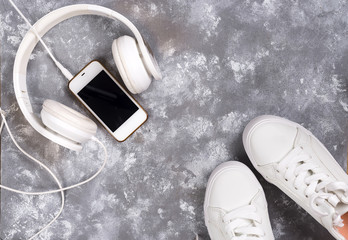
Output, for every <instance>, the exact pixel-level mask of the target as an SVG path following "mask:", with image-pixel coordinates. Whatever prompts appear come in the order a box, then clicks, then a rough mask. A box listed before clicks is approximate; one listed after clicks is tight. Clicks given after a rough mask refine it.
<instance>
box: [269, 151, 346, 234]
mask: <svg viewBox="0 0 348 240" xmlns="http://www.w3.org/2000/svg"><path fill="white" fill-rule="evenodd" d="M276 170H277V171H278V172H279V173H281V174H282V175H283V177H284V179H285V180H286V181H289V182H290V183H293V186H294V188H295V190H297V191H301V190H302V191H303V194H304V196H305V197H306V198H308V199H309V201H310V206H311V207H312V209H313V210H314V211H315V212H317V213H318V214H319V215H321V216H327V215H328V214H330V213H333V216H332V223H333V225H334V226H335V227H343V221H342V219H341V215H340V214H339V213H337V211H336V210H335V207H336V206H337V204H339V203H343V204H348V185H347V184H346V183H345V182H339V181H336V180H334V179H332V178H331V177H330V176H329V175H328V174H326V173H325V172H324V171H323V169H322V168H321V167H320V166H318V165H317V164H316V163H314V162H313V160H312V156H310V155H308V154H307V153H306V152H305V151H304V150H303V149H302V148H301V147H296V148H294V149H293V150H292V151H291V152H290V153H289V154H288V155H287V156H286V157H285V158H284V159H283V160H281V161H280V163H279V164H278V166H277V169H276ZM325 201H327V202H328V203H329V204H330V205H331V206H332V207H331V209H330V211H329V212H324V211H323V210H322V209H321V208H320V207H321V206H322V205H323V203H324V202H325Z"/></svg>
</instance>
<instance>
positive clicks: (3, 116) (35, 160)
mask: <svg viewBox="0 0 348 240" xmlns="http://www.w3.org/2000/svg"><path fill="white" fill-rule="evenodd" d="M0 114H1V117H2V122H1V125H0V134H1V131H2V129H3V126H4V125H5V127H6V129H7V131H8V133H9V135H10V138H11V140H12V141H13V143H14V144H15V146H16V147H17V148H18V149H19V150H20V151H21V152H22V153H23V154H24V155H26V156H27V157H28V158H30V159H31V160H33V161H34V162H36V163H37V164H39V165H40V166H41V167H42V168H44V169H45V170H46V171H47V172H48V173H49V174H50V175H51V176H52V177H53V178H54V180H55V181H56V183H57V184H58V186H59V189H57V190H51V191H44V192H25V191H21V190H17V189H14V188H10V187H7V186H4V185H1V184H0V188H3V189H5V190H8V191H11V192H15V193H19V194H25V195H43V194H49V193H57V192H60V193H61V196H62V204H61V207H60V209H59V212H58V213H57V215H56V216H55V217H54V218H53V219H52V220H51V221H50V222H49V223H48V224H47V225H46V226H45V227H43V228H42V229H41V230H40V231H39V232H37V233H36V234H35V235H34V236H32V237H31V238H30V239H29V240H31V239H34V238H35V237H36V236H38V235H39V234H40V233H42V232H43V231H44V230H45V229H47V228H48V227H49V226H50V225H51V224H52V223H53V222H55V221H56V220H57V218H58V217H59V216H60V214H61V213H62V211H63V208H64V203H65V197H64V193H63V191H64V190H67V189H72V188H75V187H78V186H81V185H83V184H85V183H87V182H89V181H91V180H92V179H94V178H95V177H96V176H97V175H98V174H99V173H100V172H101V171H102V170H103V168H104V167H105V165H106V162H107V158H108V154H107V150H106V147H105V145H104V144H103V143H102V142H101V141H99V140H98V139H97V138H95V137H92V140H93V141H95V142H97V143H98V144H99V145H100V146H101V147H102V148H103V150H104V153H105V156H104V162H103V164H102V166H101V167H100V168H99V170H98V171H97V172H96V173H95V174H94V175H93V176H91V177H90V178H88V179H87V180H85V181H82V182H80V183H77V184H74V185H72V186H69V187H65V188H63V187H62V186H61V184H60V182H59V180H58V178H57V177H56V176H55V174H54V173H53V172H52V171H51V170H50V169H49V168H48V167H47V166H46V165H45V164H43V163H42V162H40V161H39V160H37V159H36V158H34V157H33V156H31V155H30V154H29V153H27V152H26V151H24V150H23V149H22V148H21V147H20V146H19V145H18V143H17V141H16V140H15V139H14V137H13V135H12V132H11V130H10V128H9V126H8V124H7V121H6V117H5V115H4V111H3V110H1V109H0Z"/></svg>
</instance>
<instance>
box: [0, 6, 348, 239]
mask: <svg viewBox="0 0 348 240" xmlns="http://www.w3.org/2000/svg"><path fill="white" fill-rule="evenodd" d="M14 1H15V2H16V3H18V5H19V7H20V8H21V9H22V10H23V12H24V14H25V15H26V16H28V18H29V19H30V20H31V21H32V22H34V21H36V20H38V19H39V18H40V17H42V16H44V15H45V14H47V13H48V12H50V11H52V10H54V9H57V8H59V7H62V6H65V5H68V4H73V3H96V4H100V5H103V6H107V7H110V8H112V9H114V10H117V11H119V12H120V13H122V14H124V15H126V16H127V17H128V18H129V19H130V20H131V21H133V23H134V24H135V25H136V26H137V27H138V28H139V29H140V31H141V33H142V34H143V35H144V37H145V39H146V40H147V41H148V42H149V43H150V44H151V46H152V47H153V49H154V52H155V55H156V56H157V58H158V61H159V64H160V66H161V69H162V71H163V76H164V78H163V80H162V81H155V82H153V84H152V85H151V87H150V88H149V89H148V90H147V91H146V92H144V93H142V94H140V95H138V96H136V99H137V100H138V101H139V102H140V103H141V104H142V105H143V106H144V108H145V109H146V110H147V111H148V113H149V119H148V121H147V122H146V124H145V125H144V126H142V127H141V128H140V129H139V130H138V131H137V132H136V133H135V134H134V135H133V136H132V137H131V138H130V139H128V140H127V141H126V142H124V143H117V142H116V141H115V140H114V139H113V138H112V137H111V136H109V135H108V133H107V132H106V131H105V130H103V129H102V128H101V127H99V130H98V134H97V137H98V138H99V139H101V140H102V141H103V142H105V144H106V146H107V149H108V150H109V153H110V158H109V162H108V164H107V166H106V169H105V170H104V171H103V173H102V174H101V175H100V176H99V177H98V178H97V179H96V180H95V181H93V182H91V183H89V184H87V185H86V186H83V187H80V188H78V189H74V190H70V191H67V192H66V194H65V195H66V198H67V201H66V207H65V209H64V212H63V214H62V215H61V217H60V218H59V220H58V221H57V222H56V223H54V225H53V226H52V227H51V228H49V229H48V230H47V231H46V232H44V233H43V234H42V235H41V236H40V239H144V240H145V239H181V240H183V239H193V238H194V233H198V234H199V235H200V237H201V239H209V236H208V233H207V230H206V228H205V226H204V220H203V219H204V218H203V197H204V192H205V186H206V182H207V179H208V177H209V174H210V173H211V172H212V170H213V169H214V168H215V167H216V166H217V165H218V164H220V163H222V162H225V161H228V160H237V161H241V162H244V163H246V164H247V165H249V166H250V163H249V160H248V158H247V156H246V154H245V151H244V149H243V146H242V137H241V136H242V131H243V128H244V126H245V125H246V124H247V122H248V121H249V120H251V119H252V118H254V117H256V116H258V115H261V114H275V115H279V116H283V117H286V118H289V119H291V120H293V121H297V122H299V123H301V124H302V125H303V126H305V127H307V128H309V129H310V130H311V131H312V132H313V133H314V134H315V135H316V136H317V137H318V138H319V139H320V140H322V141H323V143H324V144H325V145H326V146H327V148H328V149H329V151H330V152H331V153H332V154H333V156H334V157H335V158H336V159H337V161H338V162H339V163H340V164H341V166H342V167H343V168H345V169H346V167H347V166H346V152H347V112H348V96H347V77H348V68H347V65H348V17H347V12H348V5H347V3H346V1H342V0H330V1H328V0H327V1H315V0H310V1H298V0H295V1H276V0H264V1H262V0H255V1H253V0H248V1H244V0H234V1H230V0H220V1H216V0H197V1H183V0H172V1H170V0H168V1H159V0H144V1H140V0H138V1H137V0H125V1H123V0H122V1H121V0H113V1H111V0H98V1H97V0H94V1H92V0H85V1H80V0H78V1H72V0H71V1H69V0H64V1H47V0H35V1H34V0H33V1H24V0H14ZM27 29H28V27H27V26H26V24H25V23H24V22H23V21H22V20H21V19H20V17H19V16H18V15H17V14H16V13H15V12H14V10H13V9H12V7H11V6H10V5H9V3H8V2H7V1H6V0H2V1H0V40H1V106H2V108H3V109H4V110H5V111H6V112H7V116H8V122H9V124H10V126H11V128H12V130H13V132H14V135H15V137H16V138H17V140H18V142H19V143H20V145H21V146H23V148H24V149H26V150H27V151H28V152H29V153H31V154H33V155H34V156H36V157H38V158H39V159H42V161H43V162H44V163H46V164H48V165H49V167H50V168H51V169H52V170H53V171H54V172H55V173H56V174H57V175H58V177H59V179H60V180H61V181H62V183H63V184H64V185H69V184H73V183H76V182H78V181H80V180H82V179H85V178H87V177H88V176H90V175H91V173H93V172H94V171H95V169H97V168H98V166H99V165H100V164H101V159H100V157H101V156H102V151H101V150H99V149H98V147H97V145H95V144H94V143H93V142H88V143H87V144H86V145H85V147H84V149H83V151H82V152H81V153H74V152H71V151H69V150H67V149H64V148H62V147H59V146H58V145H56V144H54V143H52V142H50V141H48V140H46V139H45V138H43V137H42V136H40V135H39V134H38V133H36V132H35V131H34V130H33V129H32V128H31V126H29V124H28V122H27V121H26V120H25V119H24V117H23V115H22V113H21V112H20V111H19V109H18V105H17V103H16V101H15V97H14V92H13V83H12V74H11V73H12V66H13V61H14V58H15V54H16V50H17V48H18V46H19V44H20V41H21V39H22V37H23V35H24V34H25V33H26V31H27ZM124 34H130V33H129V31H128V30H127V29H126V28H125V27H124V26H122V25H121V24H120V23H118V22H114V21H111V20H108V19H106V18H102V17H97V16H83V17H76V18H74V19H70V20H68V21H66V22H63V23H61V24H60V25H59V26H57V27H55V28H54V29H53V30H52V31H50V32H49V33H48V34H47V36H46V37H45V38H44V39H45V41H46V42H47V44H48V45H49V46H50V47H51V49H53V51H54V53H55V55H56V56H57V58H58V59H60V60H61V61H62V62H63V63H64V65H65V66H67V67H68V68H69V69H70V70H71V71H72V72H74V73H77V72H78V71H79V70H80V69H81V68H82V67H83V66H84V65H85V64H87V63H88V62H89V61H91V60H93V59H98V60H100V61H101V62H102V63H103V64H105V65H106V66H107V68H109V69H110V71H111V72H112V73H114V74H117V70H116V67H115V65H114V63H113V60H112V55H111V43H112V40H113V39H115V38H117V37H118V36H121V35H124ZM28 86H29V91H30V96H31V101H32V103H33V105H34V108H35V111H36V112H37V113H39V111H40V108H41V105H42V102H43V101H44V99H47V98H51V99H54V100H58V101H60V102H62V103H64V104H66V105H68V106H70V107H73V108H74V109H77V110H79V111H82V112H84V113H85V114H87V115H88V113H87V112H86V111H85V110H84V109H83V107H82V106H81V105H80V104H78V103H77V101H76V100H75V99H74V97H73V96H72V95H71V94H70V93H69V92H68V90H67V82H66V80H65V79H64V78H63V76H62V75H61V74H60V73H59V72H58V70H57V69H56V68H55V66H54V65H53V63H52V61H51V60H50V59H49V57H48V55H47V53H46V52H45V51H44V49H43V48H42V46H40V45H39V46H37V47H36V49H35V51H34V53H33V55H32V59H31V61H30V64H29V67H28ZM1 167H2V168H1V182H2V183H3V184H6V185H10V186H13V187H16V188H20V189H24V190H28V191H29V190H44V189H51V188H55V187H56V186H55V184H54V182H53V181H52V180H51V178H50V177H49V176H48V175H47V174H46V173H45V172H44V171H43V170H41V169H40V168H38V167H37V166H36V165H35V164H34V163H32V162H31V161H29V160H28V159H26V158H25V157H24V156H23V155H22V154H21V153H20V152H19V151H18V150H17V149H16V148H15V146H14V145H13V144H12V143H11V141H10V139H9V135H8V134H7V133H6V131H5V132H4V133H3V134H2V137H1ZM252 170H253V171H254V172H255V170H254V169H252ZM256 176H257V177H258V179H259V180H260V182H261V184H262V186H263V187H264V189H265V192H266V196H267V199H268V203H269V211H270V217H271V221H272V227H273V230H274V234H275V237H276V239H278V240H279V239H282V240H286V239H308V240H309V239H332V238H331V237H330V235H329V234H328V233H327V231H326V230H325V229H324V228H322V227H321V226H320V225H319V224H318V223H316V222H315V221H314V220H313V219H312V218H311V217H310V216H309V215H308V214H307V213H306V212H305V211H304V210H302V209H301V208H300V207H298V206H297V205H296V204H295V203H294V202H293V201H291V200H290V199H289V198H288V197H287V196H285V195H284V194H283V193H282V192H281V191H280V190H278V189H277V188H275V187H274V186H271V185H270V184H268V183H267V182H265V180H264V179H263V178H262V177H261V176H260V175H259V174H256ZM59 204H60V196H59V194H53V195H48V196H40V197H28V196H22V195H17V194H12V193H9V192H6V191H4V190H2V191H1V218H0V221H1V222H0V238H2V239H26V238H28V237H30V236H31V235H32V234H34V233H35V232H36V231H38V230H39V229H40V227H42V226H43V224H44V223H46V222H47V221H48V220H50V219H51V218H52V217H53V216H54V214H55V213H56V212H57V211H58V207H59Z"/></svg>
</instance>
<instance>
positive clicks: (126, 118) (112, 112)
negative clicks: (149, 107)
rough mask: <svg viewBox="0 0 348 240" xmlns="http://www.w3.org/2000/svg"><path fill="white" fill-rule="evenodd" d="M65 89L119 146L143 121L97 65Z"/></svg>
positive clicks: (134, 105)
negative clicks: (68, 90)
mask: <svg viewBox="0 0 348 240" xmlns="http://www.w3.org/2000/svg"><path fill="white" fill-rule="evenodd" d="M69 89H70V90H71V92H72V93H73V94H74V95H75V96H76V97H77V99H78V100H80V102H81V103H82V104H83V105H84V106H85V107H86V108H87V109H88V110H89V111H90V112H91V113H92V114H93V115H94V117H95V118H96V119H97V120H98V121H99V122H100V123H101V124H102V125H103V126H104V128H105V129H106V130H107V131H108V132H109V133H110V134H111V135H112V136H113V137H114V138H115V139H116V140H117V141H119V142H123V141H124V140H126V139H127V138H128V137H129V136H130V135H132V133H134V132H135V131H136V130H137V129H138V128H139V127H140V126H141V125H142V124H143V123H144V122H145V121H146V120H147V113H146V112H145V110H144V109H143V108H142V107H141V106H140V105H139V103H137V101H136V100H135V99H134V98H133V97H132V96H131V95H130V94H129V93H128V92H127V91H126V90H125V89H124V88H123V87H122V86H121V85H120V84H119V83H118V82H117V81H116V79H115V78H114V77H113V76H112V75H111V74H110V73H109V72H108V71H107V70H106V69H105V68H104V67H103V65H102V64H101V63H99V62H98V61H92V62H90V63H89V64H87V65H86V66H85V67H84V68H83V69H82V70H81V71H80V72H79V73H78V74H77V75H76V76H75V77H74V78H73V79H71V80H70V82H69Z"/></svg>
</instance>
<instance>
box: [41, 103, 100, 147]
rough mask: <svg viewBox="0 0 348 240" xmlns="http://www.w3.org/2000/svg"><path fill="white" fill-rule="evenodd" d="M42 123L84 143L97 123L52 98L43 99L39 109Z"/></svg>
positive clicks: (91, 135)
mask: <svg viewBox="0 0 348 240" xmlns="http://www.w3.org/2000/svg"><path fill="white" fill-rule="evenodd" d="M41 119H42V122H43V124H44V125H45V126H46V127H48V128H49V129H51V130H52V131H54V132H56V133H59V134H60V135H62V136H64V137H66V138H68V139H71V140H73V141H75V142H77V143H84V142H86V141H87V140H89V139H91V138H92V137H93V136H94V135H95V134H96V132H97V125H96V124H95V122H93V121H92V120H91V119H89V118H87V117H86V116H84V115H82V114H81V113H79V112H77V111H75V110H74V109H72V108H69V107H67V106H65V105H63V104H61V103H59V102H56V101H53V100H49V99H47V100H45V101H44V103H43V106H42V110H41Z"/></svg>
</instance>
